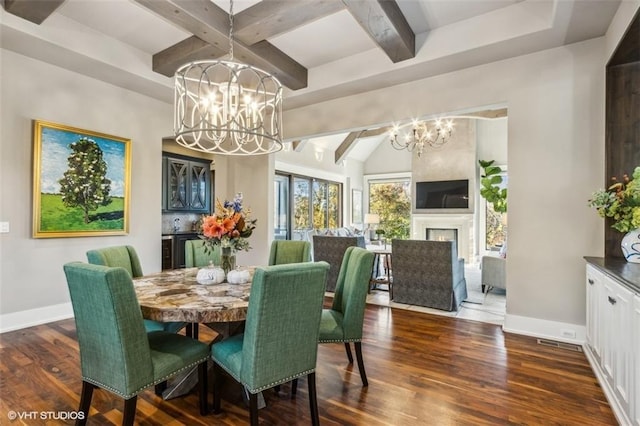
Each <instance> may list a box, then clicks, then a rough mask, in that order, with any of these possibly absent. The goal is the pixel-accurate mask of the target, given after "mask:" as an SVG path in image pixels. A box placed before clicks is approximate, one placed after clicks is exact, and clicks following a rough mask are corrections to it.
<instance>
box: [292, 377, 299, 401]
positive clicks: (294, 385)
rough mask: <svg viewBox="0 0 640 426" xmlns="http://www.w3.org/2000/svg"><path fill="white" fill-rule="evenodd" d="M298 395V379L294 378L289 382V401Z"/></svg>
mask: <svg viewBox="0 0 640 426" xmlns="http://www.w3.org/2000/svg"><path fill="white" fill-rule="evenodd" d="M296 393H298V379H297V378H295V379H293V380H292V381H291V399H293V398H295V396H296Z"/></svg>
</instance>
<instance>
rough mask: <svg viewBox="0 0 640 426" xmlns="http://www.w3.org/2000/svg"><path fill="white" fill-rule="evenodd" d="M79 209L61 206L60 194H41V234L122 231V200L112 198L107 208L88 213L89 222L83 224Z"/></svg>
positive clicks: (81, 213) (82, 216) (103, 207)
mask: <svg viewBox="0 0 640 426" xmlns="http://www.w3.org/2000/svg"><path fill="white" fill-rule="evenodd" d="M83 218H84V214H83V212H82V209H81V208H79V207H75V208H69V207H66V206H65V205H64V204H62V196H61V195H60V194H41V198H40V230H41V231H42V232H66V231H69V232H73V231H112V230H123V229H124V198H122V197H113V198H112V201H111V203H110V204H109V205H108V206H101V207H99V208H98V209H97V210H95V211H92V212H90V213H89V218H90V219H91V221H90V222H89V223H84V219H83Z"/></svg>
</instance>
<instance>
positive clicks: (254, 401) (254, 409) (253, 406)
mask: <svg viewBox="0 0 640 426" xmlns="http://www.w3.org/2000/svg"><path fill="white" fill-rule="evenodd" d="M249 411H250V416H251V426H258V394H257V393H251V392H249Z"/></svg>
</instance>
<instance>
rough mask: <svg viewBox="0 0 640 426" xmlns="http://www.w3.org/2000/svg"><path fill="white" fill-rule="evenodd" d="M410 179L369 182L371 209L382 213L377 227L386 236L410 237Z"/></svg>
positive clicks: (392, 237) (390, 237)
mask: <svg viewBox="0 0 640 426" xmlns="http://www.w3.org/2000/svg"><path fill="white" fill-rule="evenodd" d="M410 188H411V183H410V181H409V180H402V181H395V182H371V183H369V211H370V212H371V213H377V214H378V215H380V224H379V225H378V227H377V229H379V230H382V231H384V234H383V235H384V238H386V239H387V240H391V239H394V238H395V239H405V240H406V239H408V238H409V231H410V226H411V223H410V220H411V192H410Z"/></svg>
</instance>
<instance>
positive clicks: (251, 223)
mask: <svg viewBox="0 0 640 426" xmlns="http://www.w3.org/2000/svg"><path fill="white" fill-rule="evenodd" d="M250 215H251V210H250V209H243V208H242V194H240V193H239V194H236V196H235V198H234V199H233V201H225V202H224V203H221V202H220V200H217V199H216V210H215V213H214V214H212V215H209V216H203V217H202V237H201V238H202V239H204V240H205V242H206V244H207V245H208V246H209V247H211V246H216V245H219V246H221V247H222V248H232V249H234V250H245V251H249V249H250V248H251V246H249V241H248V240H247V238H249V237H250V236H251V233H252V232H253V230H254V229H255V227H256V221H257V219H251V218H250Z"/></svg>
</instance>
